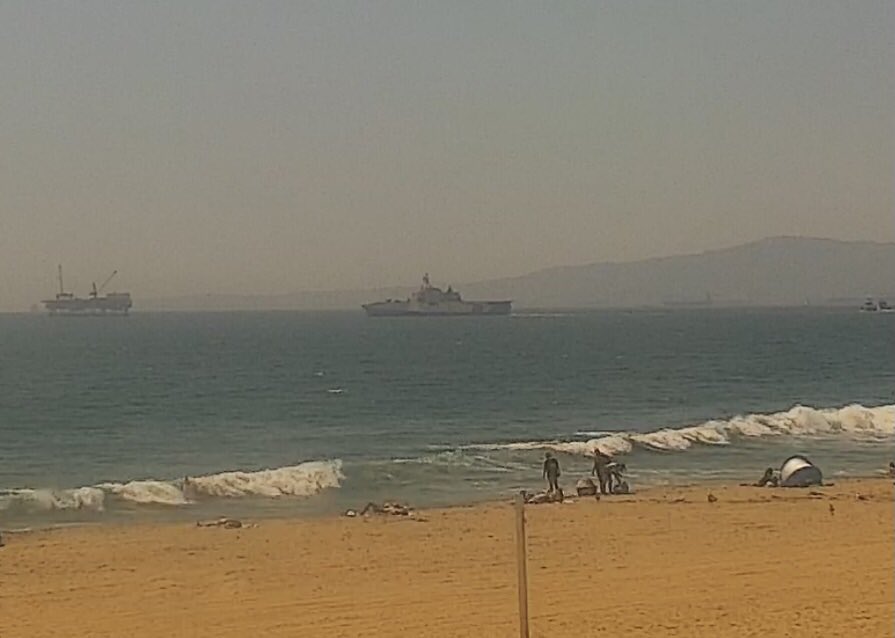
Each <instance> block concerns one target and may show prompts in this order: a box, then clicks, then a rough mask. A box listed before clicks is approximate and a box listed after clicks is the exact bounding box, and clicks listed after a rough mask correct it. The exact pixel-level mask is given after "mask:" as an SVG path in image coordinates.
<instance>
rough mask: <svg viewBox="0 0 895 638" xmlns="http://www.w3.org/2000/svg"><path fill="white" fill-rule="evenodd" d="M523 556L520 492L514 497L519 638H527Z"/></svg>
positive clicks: (522, 494) (523, 513)
mask: <svg viewBox="0 0 895 638" xmlns="http://www.w3.org/2000/svg"><path fill="white" fill-rule="evenodd" d="M525 555H526V552H525V492H520V493H519V494H517V495H516V571H517V573H518V575H519V636H520V638H528V567H527V565H526V560H525Z"/></svg>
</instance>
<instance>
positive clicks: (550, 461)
mask: <svg viewBox="0 0 895 638" xmlns="http://www.w3.org/2000/svg"><path fill="white" fill-rule="evenodd" d="M559 475H560V471H559V461H557V460H556V459H555V458H554V457H553V453H552V452H547V453H546V454H545V455H544V471H543V476H544V478H545V479H547V491H548V492H549V493H552V492H557V491H559Z"/></svg>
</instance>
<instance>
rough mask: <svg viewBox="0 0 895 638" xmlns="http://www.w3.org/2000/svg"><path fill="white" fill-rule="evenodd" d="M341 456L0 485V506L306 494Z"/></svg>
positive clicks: (334, 471) (69, 506)
mask: <svg viewBox="0 0 895 638" xmlns="http://www.w3.org/2000/svg"><path fill="white" fill-rule="evenodd" d="M344 478H345V476H344V475H343V474H342V461H341V460H339V459H335V460H332V461H308V462H306V463H301V464H299V465H293V466H287V467H278V468H275V469H270V470H259V471H256V472H240V471H234V472H222V473H220V474H209V475H206V476H195V477H187V478H184V479H177V480H173V481H160V480H154V479H147V480H137V481H128V482H127V483H100V484H98V485H93V486H90V487H77V488H73V489H31V488H21V489H12V490H4V491H0V511H3V510H9V509H14V508H22V509H25V510H28V511H52V510H87V511H94V512H102V511H103V510H105V509H106V508H107V507H109V506H110V505H111V504H112V503H113V502H114V501H116V500H117V501H120V502H122V503H125V504H131V505H168V506H183V505H189V504H190V503H192V502H195V501H197V500H200V499H205V498H238V497H250V496H254V497H261V498H277V497H283V496H293V497H308V496H313V495H315V494H318V493H319V492H322V491H323V490H325V489H330V488H337V487H339V486H340V485H341V484H342V480H343V479H344Z"/></svg>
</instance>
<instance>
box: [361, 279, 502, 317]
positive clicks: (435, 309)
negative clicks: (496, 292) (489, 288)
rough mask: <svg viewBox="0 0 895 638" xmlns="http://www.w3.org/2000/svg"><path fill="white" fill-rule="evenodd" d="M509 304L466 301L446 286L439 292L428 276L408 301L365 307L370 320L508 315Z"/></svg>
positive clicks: (393, 301) (381, 302) (389, 301)
mask: <svg viewBox="0 0 895 638" xmlns="http://www.w3.org/2000/svg"><path fill="white" fill-rule="evenodd" d="M512 303H513V302H512V301H508V300H507V301H466V300H464V299H463V298H462V297H461V296H460V293H459V292H457V291H456V290H454V289H453V288H452V287H451V286H448V288H447V290H442V289H441V288H438V287H436V286H433V285H432V284H431V282H430V281H429V274H428V273H426V275H425V276H424V277H423V283H422V285H421V286H420V287H419V289H418V290H417V291H416V292H414V293H413V294H412V295H410V297H409V298H407V299H387V300H385V301H377V302H376V303H369V304H364V306H363V309H364V310H365V311H366V313H367V315H368V316H370V317H409V316H410V317H439V316H464V315H508V314H510V311H511V310H512Z"/></svg>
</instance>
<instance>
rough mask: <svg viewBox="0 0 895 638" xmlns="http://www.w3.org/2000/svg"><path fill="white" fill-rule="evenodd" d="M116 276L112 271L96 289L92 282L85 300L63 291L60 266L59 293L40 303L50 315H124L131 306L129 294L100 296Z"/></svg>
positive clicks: (115, 272)
mask: <svg viewBox="0 0 895 638" xmlns="http://www.w3.org/2000/svg"><path fill="white" fill-rule="evenodd" d="M117 274H118V271H117V270H115V271H113V272H112V274H111V275H109V276H108V277H107V278H106V280H105V281H104V282H103V283H102V284H101V285H100V286H99V287H98V288H97V286H96V283H95V282H94V283H93V286H92V289H91V291H90V293H89V294H88V295H87V297H86V298H85V297H76V296H75V295H74V293H71V292H66V291H65V284H64V282H63V280H62V266H61V265H60V266H59V292H57V293H56V297H55V298H54V299H44V300H43V302H42V303H43V305H44V307H45V308H46V309H47V311H48V312H49V313H50V314H51V315H126V314H127V313H128V311H130V309H131V306H133V302H132V301H131V294H130V293H129V292H110V293H108V294H105V295H104V294H102V292H103V290H104V289H105V287H106V286H108V285H109V282H110V281H112V278H113V277H115V275H117Z"/></svg>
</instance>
